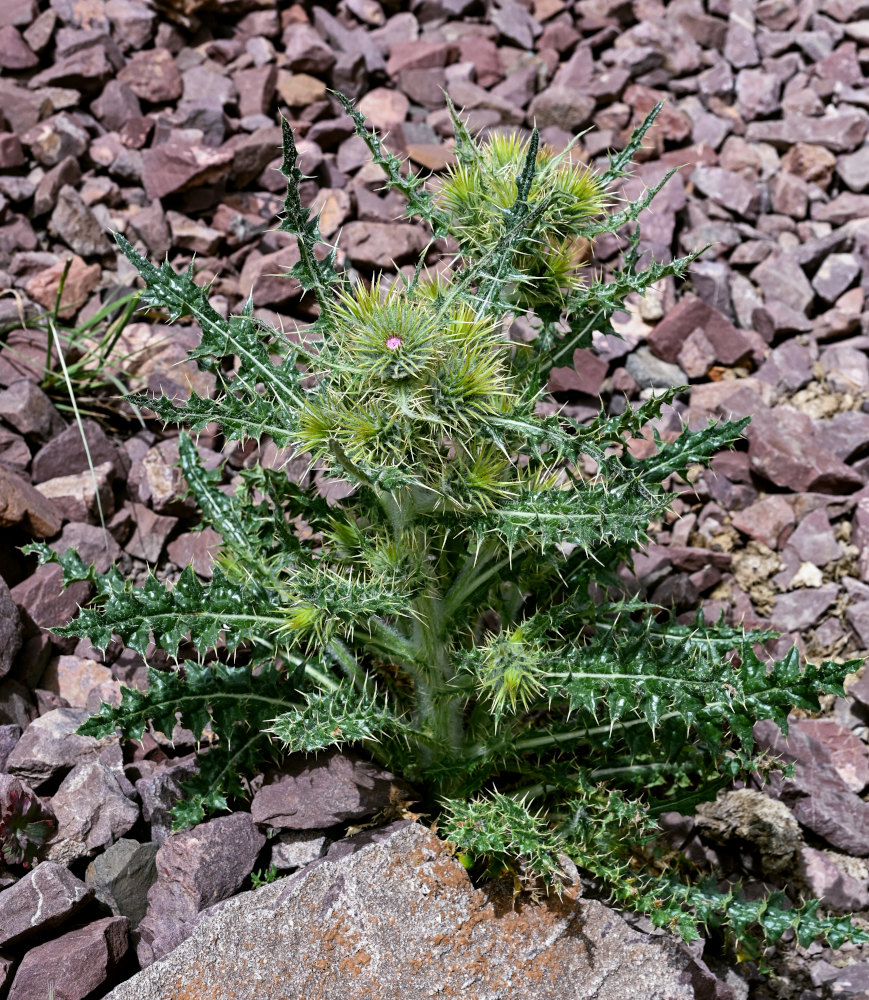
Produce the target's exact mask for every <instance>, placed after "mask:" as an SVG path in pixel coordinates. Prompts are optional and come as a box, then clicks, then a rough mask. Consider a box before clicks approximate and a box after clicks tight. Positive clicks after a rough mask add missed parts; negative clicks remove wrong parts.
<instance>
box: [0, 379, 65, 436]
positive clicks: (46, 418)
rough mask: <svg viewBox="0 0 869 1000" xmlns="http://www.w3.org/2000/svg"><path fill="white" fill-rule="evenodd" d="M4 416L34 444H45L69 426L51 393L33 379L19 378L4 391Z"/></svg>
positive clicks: (0, 413) (0, 411)
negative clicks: (53, 400) (45, 391)
mask: <svg viewBox="0 0 869 1000" xmlns="http://www.w3.org/2000/svg"><path fill="white" fill-rule="evenodd" d="M0 417H2V418H3V420H5V421H6V423H7V424H9V425H10V426H12V427H14V428H15V430H17V431H18V432H19V433H21V434H23V435H24V436H25V437H26V438H27V440H28V441H30V442H32V443H33V444H44V443H45V442H46V441H48V440H49V439H50V438H51V437H53V436H54V435H56V434H59V433H60V432H61V431H62V430H63V429H64V427H65V426H66V421H65V420H64V419H63V417H62V416H61V415H60V413H59V412H58V411H57V409H56V408H55V406H54V404H53V403H52V402H51V400H50V399H49V398H48V396H46V394H45V393H44V392H43V391H42V389H40V388H39V386H38V385H36V383H35V382H32V381H31V380H30V379H17V380H16V381H14V382H11V383H10V384H9V386H8V388H6V389H4V390H3V391H2V392H0Z"/></svg>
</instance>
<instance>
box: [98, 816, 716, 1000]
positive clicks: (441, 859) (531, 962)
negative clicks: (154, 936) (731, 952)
mask: <svg viewBox="0 0 869 1000" xmlns="http://www.w3.org/2000/svg"><path fill="white" fill-rule="evenodd" d="M355 840H356V843H355V844H354V845H352V846H351V845H350V844H348V841H346V840H345V841H340V842H338V843H336V844H334V845H333V846H332V848H331V849H330V852H329V854H328V855H327V856H326V857H325V858H322V859H320V860H318V861H315V862H314V863H313V864H310V865H308V866H307V867H306V868H303V869H301V870H300V871H299V872H298V873H297V874H295V875H292V876H290V877H289V878H286V879H283V880H279V881H277V882H274V883H272V884H271V885H266V886H263V887H262V888H260V889H257V890H256V891H254V892H245V893H242V894H241V895H239V896H236V897H235V898H233V899H230V900H227V901H225V902H223V903H218V904H217V905H216V906H214V907H212V908H211V909H210V910H209V911H207V912H204V913H203V914H202V915H201V917H200V920H199V923H198V926H197V928H196V930H195V931H194V932H193V934H192V935H191V936H190V937H189V938H188V939H187V940H186V941H184V942H183V943H182V944H181V945H180V946H179V947H178V948H176V949H175V950H174V951H173V952H171V953H170V954H169V955H167V956H166V957H165V958H164V959H163V960H162V961H158V962H155V963H154V964H153V965H151V966H150V967H149V968H147V969H145V970H144V971H143V972H140V973H139V974H138V975H136V976H134V977H133V978H132V979H130V980H129V981H128V982H126V983H124V984H123V985H121V986H119V987H117V988H116V989H115V990H113V991H112V992H111V993H110V994H109V995H108V997H107V1000H153V998H155V997H182V996H183V997H185V998H189V1000H204V998H206V997H213V996H220V997H221V998H222V1000H242V998H243V1000H266V998H271V997H277V996H280V997H284V998H286V1000H291V998H302V997H317V998H318V1000H346V998H347V997H362V996H369V997H377V998H378V1000H404V998H406V997H411V996H413V997H425V996H435V995H438V996H440V995H443V996H467V997H471V996H472V997H474V1000H495V998H496V997H498V998H502V1000H512V998H517V1000H518V998H522V1000H526V998H528V997H533V998H534V1000H550V998H551V1000H556V998H557V1000H591V998H592V997H594V998H596V1000H624V998H628V997H630V998H634V997H643V1000H694V998H695V995H696V994H695V988H694V985H693V983H694V982H695V981H696V975H695V968H696V966H695V963H693V960H692V959H691V956H690V955H688V953H687V952H685V951H684V950H683V949H682V948H681V947H680V946H679V945H678V944H676V943H675V942H674V941H673V940H671V939H670V938H669V937H650V936H648V935H646V934H644V933H642V932H640V931H638V930H635V929H633V928H632V927H630V926H629V925H628V924H627V923H626V922H625V921H624V920H623V919H622V918H621V917H620V916H619V915H618V914H617V913H615V912H614V911H612V910H610V909H608V908H607V907H606V906H604V905H603V904H602V903H599V902H597V901H595V900H590V899H583V898H580V897H581V888H580V883H579V879H578V877H575V878H574V882H573V884H572V885H571V886H570V888H569V889H568V890H567V891H566V892H565V893H564V896H563V898H562V899H561V900H560V901H559V900H558V899H557V898H556V897H552V898H551V899H548V900H546V901H545V902H542V903H530V902H517V903H515V905H514V900H513V894H512V884H506V883H503V882H502V883H496V884H495V885H493V886H489V887H487V888H485V889H475V888H474V886H473V884H472V883H471V879H470V877H469V875H468V873H467V872H466V871H465V869H464V868H463V867H462V866H461V865H460V864H459V862H458V861H457V860H455V859H454V858H453V857H451V855H450V854H449V853H448V851H447V850H446V848H445V846H444V844H443V843H442V842H441V841H440V840H438V838H437V837H436V836H435V835H434V834H433V833H431V832H430V831H429V830H427V829H426V828H425V827H423V826H420V825H418V824H413V823H406V822H402V823H395V824H392V825H391V826H390V827H386V828H383V829H381V830H377V831H373V832H372V831H366V832H365V833H363V834H360V835H357V838H355ZM353 846H355V847H358V848H359V849H358V850H356V851H355V852H353ZM344 851H349V852H351V853H342V852H344Z"/></svg>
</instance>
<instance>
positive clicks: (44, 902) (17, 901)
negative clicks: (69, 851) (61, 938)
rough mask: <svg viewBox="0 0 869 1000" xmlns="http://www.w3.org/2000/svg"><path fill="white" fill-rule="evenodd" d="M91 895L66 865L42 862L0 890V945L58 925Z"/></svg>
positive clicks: (5, 944)
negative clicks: (6, 887) (12, 883)
mask: <svg viewBox="0 0 869 1000" xmlns="http://www.w3.org/2000/svg"><path fill="white" fill-rule="evenodd" d="M92 897H93V890H92V889H89V888H88V887H87V885H85V883H84V882H82V881H81V880H80V879H77V878H76V877H75V875H73V874H72V872H71V871H70V870H69V869H68V868H67V867H66V866H65V865H59V864H56V863H55V862H54V861H43V862H42V863H41V864H39V865H37V866H36V867H35V868H34V869H33V871H30V872H28V873H27V874H26V875H25V876H24V877H23V878H20V879H19V880H18V881H17V882H16V883H15V885H13V886H10V887H9V888H8V889H4V890H3V892H0V947H2V948H8V947H9V946H10V945H15V944H17V943H18V942H19V941H22V940H23V939H25V938H28V937H32V936H34V935H39V934H44V933H45V931H47V930H50V929H52V928H54V927H59V926H60V925H61V924H62V923H63V922H64V921H65V920H68V919H69V918H70V917H71V916H72V915H73V914H74V913H75V912H76V911H77V910H80V909H81V908H82V907H83V906H84V905H85V904H86V903H88V902H90V900H91V898H92Z"/></svg>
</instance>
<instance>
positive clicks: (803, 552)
mask: <svg viewBox="0 0 869 1000" xmlns="http://www.w3.org/2000/svg"><path fill="white" fill-rule="evenodd" d="M788 545H792V546H793V547H794V548H795V549H796V551H797V555H799V557H800V559H802V561H803V562H810V563H814V565H815V566H826V565H827V563H828V562H832V561H833V560H834V559H838V558H839V557H840V556H841V555H842V547H841V546H840V545H839V543H838V542H837V541H836V537H835V535H834V534H833V529H832V527H831V526H830V519H829V518H828V517H827V513H826V511H824V510H822V509H820V508H818V510H813V511H812V512H811V514H808V515H807V516H806V517H804V518H803V519H802V521H801V522H800V523H799V525H798V526H797V528H796V530H795V531H794V533H793V534H792V535H791V536H790V538H789V539H788Z"/></svg>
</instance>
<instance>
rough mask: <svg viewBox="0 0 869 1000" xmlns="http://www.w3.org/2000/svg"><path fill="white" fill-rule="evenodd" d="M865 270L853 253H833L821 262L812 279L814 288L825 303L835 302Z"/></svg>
mask: <svg viewBox="0 0 869 1000" xmlns="http://www.w3.org/2000/svg"><path fill="white" fill-rule="evenodd" d="M862 270H863V265H862V264H861V263H860V260H859V259H858V257H857V256H856V255H855V254H853V253H831V254H830V256H829V257H827V258H826V259H825V260H823V261H822V262H821V266H820V267H819V268H818V270H817V271H816V273H815V276H814V278H812V288H814V290H815V291H816V292H817V293H818V295H820V296H821V298H822V299H824V301H825V302H835V301H836V299H837V298H838V297H839V296H840V295H841V294H842V293H843V292H847V291H848V289H849V288H850V287H851V285H852V284H853V283H854V282H855V281H856V280H857V278H858V277H859V276H860V274H861V272H862Z"/></svg>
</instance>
